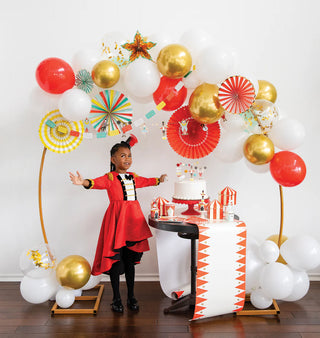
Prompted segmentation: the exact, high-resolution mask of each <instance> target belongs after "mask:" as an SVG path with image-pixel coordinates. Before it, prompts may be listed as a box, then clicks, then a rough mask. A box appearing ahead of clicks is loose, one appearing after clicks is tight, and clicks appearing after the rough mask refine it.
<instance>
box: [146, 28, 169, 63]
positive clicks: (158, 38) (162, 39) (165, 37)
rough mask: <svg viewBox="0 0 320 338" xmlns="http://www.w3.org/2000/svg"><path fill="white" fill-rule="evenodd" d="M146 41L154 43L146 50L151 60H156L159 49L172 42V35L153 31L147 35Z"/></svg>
mask: <svg viewBox="0 0 320 338" xmlns="http://www.w3.org/2000/svg"><path fill="white" fill-rule="evenodd" d="M148 41H151V42H154V43H156V45H155V46H154V47H152V48H150V49H149V50H148V52H149V54H150V55H151V57H152V60H154V61H157V58H158V55H159V52H160V50H161V49H162V48H163V47H165V46H167V45H170V44H171V43H173V42H174V41H173V39H172V36H170V35H169V34H167V33H160V32H158V33H153V34H151V35H149V36H148Z"/></svg>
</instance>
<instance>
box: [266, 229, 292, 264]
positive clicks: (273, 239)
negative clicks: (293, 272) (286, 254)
mask: <svg viewBox="0 0 320 338" xmlns="http://www.w3.org/2000/svg"><path fill="white" fill-rule="evenodd" d="M287 239H288V237H287V236H285V235H282V236H281V242H280V247H281V245H282V244H283V243H284V242H285V241H286V240H287ZM267 240H268V241H272V242H275V243H276V244H277V245H278V241H279V235H271V236H269V237H268V238H267ZM277 262H278V263H282V264H287V262H286V261H285V260H284V258H283V257H282V256H281V255H279V258H278V259H277Z"/></svg>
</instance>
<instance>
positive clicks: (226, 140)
mask: <svg viewBox="0 0 320 338" xmlns="http://www.w3.org/2000/svg"><path fill="white" fill-rule="evenodd" d="M247 138H248V134H247V133H245V132H242V131H222V133H221V137H220V141H219V143H218V145H217V147H216V148H215V149H214V152H213V156H216V157H217V158H219V159H220V160H221V161H223V162H236V161H239V160H241V158H242V157H243V144H244V142H245V140H246V139H247Z"/></svg>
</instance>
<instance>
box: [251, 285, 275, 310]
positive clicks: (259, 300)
mask: <svg viewBox="0 0 320 338" xmlns="http://www.w3.org/2000/svg"><path fill="white" fill-rule="evenodd" d="M250 302H251V303H252V305H253V306H254V307H256V308H257V309H266V308H268V307H269V306H270V305H271V304H272V298H270V297H268V296H266V295H265V294H264V293H263V291H262V290H261V289H257V290H254V291H252V293H251V295H250Z"/></svg>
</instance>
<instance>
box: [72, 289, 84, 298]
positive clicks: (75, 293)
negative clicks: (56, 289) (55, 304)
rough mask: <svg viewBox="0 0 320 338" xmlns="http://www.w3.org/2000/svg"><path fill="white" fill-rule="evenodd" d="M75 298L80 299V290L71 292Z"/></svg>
mask: <svg viewBox="0 0 320 338" xmlns="http://www.w3.org/2000/svg"><path fill="white" fill-rule="evenodd" d="M72 291H73V293H74V296H75V297H80V296H81V295H82V289H76V290H72Z"/></svg>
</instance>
